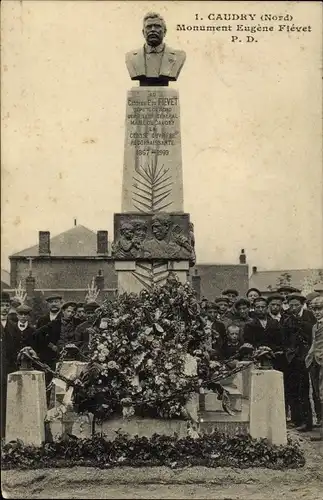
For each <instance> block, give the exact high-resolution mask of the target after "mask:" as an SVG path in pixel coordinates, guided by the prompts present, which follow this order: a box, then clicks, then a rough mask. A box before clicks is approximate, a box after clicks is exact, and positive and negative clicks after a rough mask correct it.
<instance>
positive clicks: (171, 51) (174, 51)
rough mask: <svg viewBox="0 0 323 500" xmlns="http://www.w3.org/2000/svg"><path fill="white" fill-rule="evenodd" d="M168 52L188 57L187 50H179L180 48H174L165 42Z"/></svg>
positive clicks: (183, 57)
mask: <svg viewBox="0 0 323 500" xmlns="http://www.w3.org/2000/svg"><path fill="white" fill-rule="evenodd" d="M166 51H167V52H168V53H169V54H174V55H176V57H180V58H182V59H185V58H186V52H185V51H184V50H178V49H173V47H170V46H169V45H166V44H165V52H166Z"/></svg>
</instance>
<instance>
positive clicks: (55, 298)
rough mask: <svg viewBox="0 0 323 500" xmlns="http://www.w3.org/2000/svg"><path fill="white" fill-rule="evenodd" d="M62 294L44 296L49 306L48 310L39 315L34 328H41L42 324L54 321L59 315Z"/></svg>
mask: <svg viewBox="0 0 323 500" xmlns="http://www.w3.org/2000/svg"><path fill="white" fill-rule="evenodd" d="M62 298H63V297H62V296H61V295H50V296H49V297H46V299H45V300H46V302H47V305H48V308H49V311H48V313H47V314H45V315H44V316H41V317H40V318H39V319H38V321H37V324H36V328H37V329H38V328H41V327H42V326H45V325H47V324H48V323H50V322H51V321H54V320H55V319H57V318H58V317H59V316H60V310H61V305H62Z"/></svg>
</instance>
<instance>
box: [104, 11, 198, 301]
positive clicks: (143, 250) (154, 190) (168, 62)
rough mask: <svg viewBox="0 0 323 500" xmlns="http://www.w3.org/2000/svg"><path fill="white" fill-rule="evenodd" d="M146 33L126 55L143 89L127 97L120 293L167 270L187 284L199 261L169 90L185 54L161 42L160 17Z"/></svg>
mask: <svg viewBox="0 0 323 500" xmlns="http://www.w3.org/2000/svg"><path fill="white" fill-rule="evenodd" d="M142 33H143V35H144V38H145V44H144V46H143V47H141V48H140V49H138V50H133V51H131V52H129V53H127V54H126V66H127V69H128V72H129V75H130V78H131V79H132V80H134V81H139V86H138V87H133V88H131V89H130V90H129V91H128V94H127V104H126V124H125V125H126V126H125V148H124V165H123V180H122V205H121V211H122V213H120V214H115V218H114V244H113V256H114V259H115V269H116V271H117V273H118V291H119V293H122V292H135V293H138V292H140V291H141V290H142V289H143V288H150V287H151V286H153V285H154V284H158V285H162V284H164V283H165V281H166V279H167V277H168V275H169V272H173V273H174V274H176V276H177V278H178V279H179V280H180V281H182V282H185V281H186V280H187V274H188V271H189V266H190V265H192V264H194V263H195V251H194V235H193V230H192V228H193V225H192V223H191V222H190V218H189V214H185V213H184V212H183V172H182V151H181V133H180V107H179V93H178V91H177V90H176V89H172V88H170V87H169V82H170V81H176V80H177V78H178V76H179V74H180V71H181V69H182V67H183V65H184V62H185V58H186V55H185V52H184V51H181V50H174V49H171V48H170V47H168V46H167V45H166V44H165V43H164V42H163V40H164V37H165V34H166V24H165V21H164V19H163V18H162V17H161V16H159V14H156V13H153V12H150V13H148V14H146V15H145V17H144V20H143V30H142Z"/></svg>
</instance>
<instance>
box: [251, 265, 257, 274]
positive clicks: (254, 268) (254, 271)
mask: <svg viewBox="0 0 323 500" xmlns="http://www.w3.org/2000/svg"><path fill="white" fill-rule="evenodd" d="M256 273H257V266H252V274H256Z"/></svg>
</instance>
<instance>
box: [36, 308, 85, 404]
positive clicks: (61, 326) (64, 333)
mask: <svg viewBox="0 0 323 500" xmlns="http://www.w3.org/2000/svg"><path fill="white" fill-rule="evenodd" d="M76 306H77V303H76V302H66V303H65V304H63V305H62V307H61V314H59V315H58V316H57V318H56V319H54V320H53V321H51V322H50V323H47V324H46V325H44V326H42V327H41V328H38V329H37V330H36V332H35V351H36V352H37V354H38V356H39V358H40V360H41V361H42V362H44V363H46V364H47V365H48V366H49V367H50V368H51V369H52V370H54V371H55V369H56V363H57V361H58V360H59V357H60V354H61V352H62V350H63V349H64V347H65V346H66V345H67V344H71V343H74V340H75V324H74V314H75V309H76ZM52 378H53V376H52V375H51V374H50V373H46V374H45V380H46V387H47V386H48V385H49V383H50V382H51V380H52ZM49 400H50V392H49V391H47V403H48V404H49Z"/></svg>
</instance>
